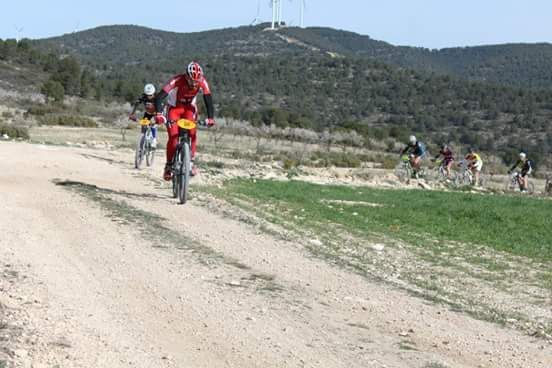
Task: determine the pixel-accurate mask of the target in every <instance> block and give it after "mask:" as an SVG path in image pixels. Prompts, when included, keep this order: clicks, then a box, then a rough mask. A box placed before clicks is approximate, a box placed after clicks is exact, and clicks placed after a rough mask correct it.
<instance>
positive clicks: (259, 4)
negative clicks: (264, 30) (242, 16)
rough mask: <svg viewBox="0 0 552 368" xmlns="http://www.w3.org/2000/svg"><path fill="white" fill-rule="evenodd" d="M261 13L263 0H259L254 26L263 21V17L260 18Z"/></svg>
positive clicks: (252, 23)
mask: <svg viewBox="0 0 552 368" xmlns="http://www.w3.org/2000/svg"><path fill="white" fill-rule="evenodd" d="M260 14H261V0H258V1H257V16H256V17H255V19H253V21H252V22H251V25H252V26H256V25H257V24H259V23H261V18H259V15H260Z"/></svg>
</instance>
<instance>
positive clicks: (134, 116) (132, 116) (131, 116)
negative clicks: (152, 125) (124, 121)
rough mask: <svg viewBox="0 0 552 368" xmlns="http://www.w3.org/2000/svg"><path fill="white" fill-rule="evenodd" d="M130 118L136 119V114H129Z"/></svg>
mask: <svg viewBox="0 0 552 368" xmlns="http://www.w3.org/2000/svg"><path fill="white" fill-rule="evenodd" d="M128 119H129V120H132V121H136V115H134V114H130V115H129V116H128Z"/></svg>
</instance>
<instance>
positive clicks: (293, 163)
mask: <svg viewBox="0 0 552 368" xmlns="http://www.w3.org/2000/svg"><path fill="white" fill-rule="evenodd" d="M283 165H284V170H290V169H293V168H295V167H297V166H299V162H298V161H297V160H294V159H291V158H285V159H284V161H283Z"/></svg>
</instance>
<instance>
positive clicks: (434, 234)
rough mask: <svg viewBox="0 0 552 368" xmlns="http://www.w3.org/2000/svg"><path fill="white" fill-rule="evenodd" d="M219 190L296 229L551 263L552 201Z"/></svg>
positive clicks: (303, 189)
mask: <svg viewBox="0 0 552 368" xmlns="http://www.w3.org/2000/svg"><path fill="white" fill-rule="evenodd" d="M224 193H225V194H224V195H225V196H226V197H236V198H242V199H246V200H248V201H253V202H255V203H258V204H263V205H264V206H265V208H267V209H269V211H270V212H271V213H272V214H279V216H278V217H285V218H287V219H294V220H295V222H296V223H301V224H302V226H305V225H306V226H311V227H313V226H314V227H315V228H320V227H321V226H334V225H338V226H339V227H341V228H343V229H344V230H347V231H350V232H351V233H355V234H358V233H364V234H366V235H369V234H374V233H380V234H385V235H386V236H390V237H391V238H397V239H400V240H402V241H406V242H407V243H410V244H414V245H418V246H425V245H427V243H428V240H437V241H454V242H462V243H468V244H475V243H477V244H478V245H483V246H486V247H490V248H493V249H496V250H499V251H504V252H508V253H511V254H514V255H519V256H525V257H529V258H532V259H536V260H539V261H550V260H552V232H551V231H550V228H551V227H552V220H551V217H550V216H549V212H550V204H549V202H547V201H544V200H540V199H536V198H527V197H520V196H497V195H480V194H471V193H456V192H437V191H420V190H385V189H374V188H366V187H350V186H347V187H346V186H327V185H316V184H311V183H306V182H299V181H291V182H278V181H271V180H255V181H254V180H247V179H235V180H231V181H228V182H226V184H225V187H224ZM331 201H334V204H329V203H331ZM337 201H339V202H337ZM364 203H371V204H377V206H373V205H371V206H366V205H364ZM485 263H490V262H488V261H486V262H485ZM493 266H494V267H496V268H501V266H498V265H493Z"/></svg>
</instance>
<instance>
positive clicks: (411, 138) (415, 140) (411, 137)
mask: <svg viewBox="0 0 552 368" xmlns="http://www.w3.org/2000/svg"><path fill="white" fill-rule="evenodd" d="M408 140H409V141H410V143H416V142H417V139H416V137H415V136H413V135H411V136H410V137H409V138H408Z"/></svg>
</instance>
